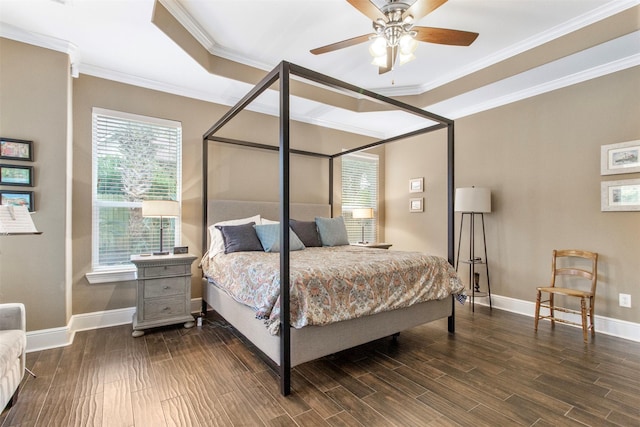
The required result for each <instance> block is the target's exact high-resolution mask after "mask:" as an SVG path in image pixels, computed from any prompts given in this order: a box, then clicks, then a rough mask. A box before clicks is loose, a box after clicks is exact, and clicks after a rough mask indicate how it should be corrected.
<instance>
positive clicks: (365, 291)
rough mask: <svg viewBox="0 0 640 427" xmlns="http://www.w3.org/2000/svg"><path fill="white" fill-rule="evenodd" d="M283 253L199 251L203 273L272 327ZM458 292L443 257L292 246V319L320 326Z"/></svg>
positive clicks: (457, 283)
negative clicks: (202, 253)
mask: <svg viewBox="0 0 640 427" xmlns="http://www.w3.org/2000/svg"><path fill="white" fill-rule="evenodd" d="M279 257H280V255H279V254H278V253H267V252H261V251H251V252H235V253H231V254H218V255H216V256H214V257H213V258H209V257H208V256H205V257H203V259H202V268H203V271H204V273H205V275H206V277H207V278H208V280H209V281H210V282H211V283H212V284H214V285H215V286H217V287H219V288H221V289H222V290H223V291H224V292H225V293H227V294H228V295H229V296H231V297H232V298H233V299H234V300H236V301H238V302H239V303H241V304H244V305H246V306H248V307H251V308H252V309H253V310H254V311H255V314H256V317H257V318H260V319H263V320H264V322H265V325H266V327H267V328H268V330H269V332H270V333H271V334H274V335H275V334H277V333H278V329H279V325H280V298H279V297H280V270H279V268H280V265H279V262H280V261H279V260H280V258H279ZM452 294H458V295H463V294H464V285H463V284H462V282H461V281H460V280H459V278H458V276H457V274H456V272H455V270H454V269H453V267H452V266H451V265H450V264H449V263H448V262H447V260H446V259H444V258H442V257H438V256H434V255H428V254H424V253H420V252H402V251H387V250H384V249H372V248H363V247H358V246H337V247H322V248H306V249H304V250H301V251H294V252H291V253H290V308H291V326H292V327H294V328H303V327H305V326H308V325H316V326H322V325H327V324H330V323H334V322H340V321H343V320H348V319H355V318H359V317H363V316H368V315H372V314H377V313H382V312H385V311H390V310H395V309H398V308H404V307H409V306H412V305H414V304H417V303H421V302H426V301H431V300H442V299H445V298H447V297H449V296H450V295H452Z"/></svg>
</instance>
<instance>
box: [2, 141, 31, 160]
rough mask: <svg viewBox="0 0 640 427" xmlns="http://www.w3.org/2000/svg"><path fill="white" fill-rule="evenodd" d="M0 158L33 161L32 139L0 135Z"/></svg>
mask: <svg viewBox="0 0 640 427" xmlns="http://www.w3.org/2000/svg"><path fill="white" fill-rule="evenodd" d="M0 159H7V160H23V161H27V162H31V161H33V141H24V140H22V139H13V138H4V137H0Z"/></svg>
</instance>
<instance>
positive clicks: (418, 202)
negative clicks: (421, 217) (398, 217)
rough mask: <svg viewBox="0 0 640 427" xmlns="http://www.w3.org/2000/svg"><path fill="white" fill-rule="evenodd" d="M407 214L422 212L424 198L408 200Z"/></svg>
mask: <svg viewBox="0 0 640 427" xmlns="http://www.w3.org/2000/svg"><path fill="white" fill-rule="evenodd" d="M409 212H424V198H423V197H417V198H414V199H409Z"/></svg>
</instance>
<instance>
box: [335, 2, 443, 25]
mask: <svg viewBox="0 0 640 427" xmlns="http://www.w3.org/2000/svg"><path fill="white" fill-rule="evenodd" d="M444 1H447V0H444ZM347 2H349V4H350V5H351V6H353V7H355V8H356V9H358V10H359V11H360V13H362V14H363V15H365V16H367V17H369V19H371V20H372V21H375V20H376V19H383V20H385V21H386V20H387V17H386V16H384V13H382V12H381V11H380V9H378V8H377V7H375V6H374V4H373V3H371V1H370V0H347Z"/></svg>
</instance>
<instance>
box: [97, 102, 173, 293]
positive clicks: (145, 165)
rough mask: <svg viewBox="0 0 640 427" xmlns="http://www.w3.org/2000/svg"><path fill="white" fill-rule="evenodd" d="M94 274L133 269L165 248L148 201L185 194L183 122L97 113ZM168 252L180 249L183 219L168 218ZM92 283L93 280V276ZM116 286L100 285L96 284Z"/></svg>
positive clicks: (107, 112) (166, 237)
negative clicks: (137, 258)
mask: <svg viewBox="0 0 640 427" xmlns="http://www.w3.org/2000/svg"><path fill="white" fill-rule="evenodd" d="M92 122H93V123H92V125H93V185H92V189H93V224H92V227H93V241H92V245H93V251H92V267H93V270H94V271H96V270H103V271H104V270H118V269H119V270H123V268H124V269H126V268H131V264H130V256H131V255H132V254H139V253H150V252H153V251H154V250H155V251H157V250H159V248H160V226H161V224H160V218H143V217H142V201H143V200H175V201H178V202H180V196H181V194H182V191H181V188H180V184H181V182H182V171H181V165H182V161H181V155H182V128H181V125H180V123H179V122H174V121H170V120H163V119H155V118H152V117H144V116H138V115H134V114H127V113H121V112H116V111H109V110H103V109H99V108H94V109H93V118H92ZM162 225H163V227H164V247H172V246H175V245H179V244H180V242H179V240H180V220H179V218H164V219H163V224H162ZM88 277H89V276H88ZM100 281H112V280H95V281H92V280H91V279H90V282H92V283H95V282H100Z"/></svg>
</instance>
